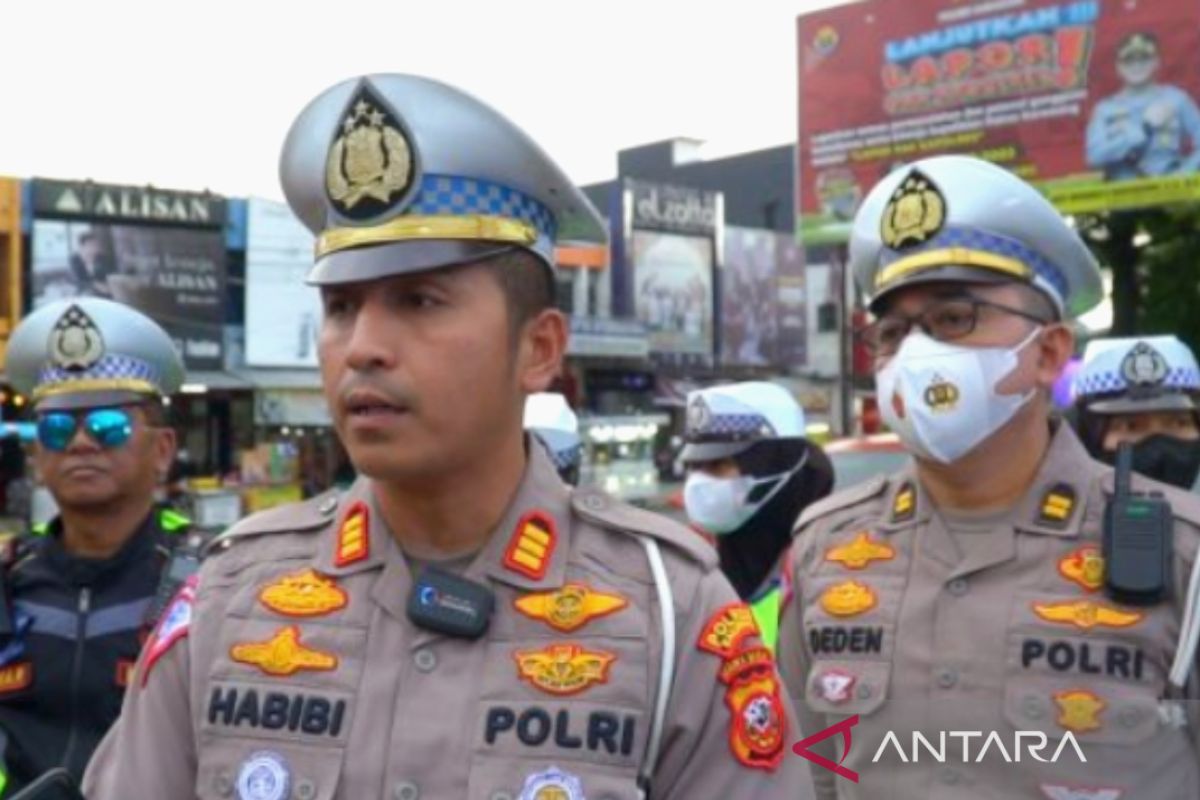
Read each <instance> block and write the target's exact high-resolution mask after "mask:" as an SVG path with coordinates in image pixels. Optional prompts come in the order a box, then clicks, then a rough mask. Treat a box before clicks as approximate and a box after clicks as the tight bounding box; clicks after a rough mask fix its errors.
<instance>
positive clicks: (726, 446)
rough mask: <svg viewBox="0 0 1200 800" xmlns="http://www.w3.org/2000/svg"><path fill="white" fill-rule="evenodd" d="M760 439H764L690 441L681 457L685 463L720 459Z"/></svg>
mask: <svg viewBox="0 0 1200 800" xmlns="http://www.w3.org/2000/svg"><path fill="white" fill-rule="evenodd" d="M760 441H762V440H761V439H754V440H753V441H748V442H689V443H688V444H686V445H684V446H683V450H681V451H680V453H679V457H680V459H682V460H683V461H684V463H688V464H693V463H696V462H700V461H720V460H721V459H723V458H732V457H733V456H736V455H737V454H738V453H741V452H744V451H746V450H749V449H750V448H751V447H752V446H753V445H756V444H758V443H759V442H760Z"/></svg>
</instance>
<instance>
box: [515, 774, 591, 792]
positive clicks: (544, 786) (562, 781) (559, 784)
mask: <svg viewBox="0 0 1200 800" xmlns="http://www.w3.org/2000/svg"><path fill="white" fill-rule="evenodd" d="M517 800H584V795H583V782H582V781H580V780H579V778H578V777H577V776H575V775H572V774H571V773H569V772H563V771H562V770H561V769H559V768H558V767H550V769H547V770H543V771H542V772H535V773H533V774H532V775H530V776H529V777H527V778H525V785H524V786H522V787H521V794H520V795H519V796H518V797H517Z"/></svg>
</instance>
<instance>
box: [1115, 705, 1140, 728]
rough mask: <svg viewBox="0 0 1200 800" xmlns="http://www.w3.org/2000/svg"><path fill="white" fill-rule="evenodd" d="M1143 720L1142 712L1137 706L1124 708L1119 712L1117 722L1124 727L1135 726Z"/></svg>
mask: <svg viewBox="0 0 1200 800" xmlns="http://www.w3.org/2000/svg"><path fill="white" fill-rule="evenodd" d="M1141 721H1142V712H1141V711H1139V710H1138V709H1136V708H1122V709H1121V711H1120V713H1118V714H1117V722H1118V723H1119V724H1120V725H1121V727H1122V728H1135V727H1137V724H1138V723H1139V722H1141Z"/></svg>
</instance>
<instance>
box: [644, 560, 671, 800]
mask: <svg viewBox="0 0 1200 800" xmlns="http://www.w3.org/2000/svg"><path fill="white" fill-rule="evenodd" d="M638 541H640V542H641V543H642V547H643V548H644V549H645V550H646V559H647V560H648V561H649V562H650V573H651V575H653V576H654V588H655V591H657V593H658V613H659V616H660V617H661V626H662V657H661V658H660V659H659V668H658V691H657V693H656V696H655V699H654V716H653V717H652V718H651V720H650V740H649V742H647V744H646V756H645V758H643V759H642V766H641V769H639V770H638V780H637V782H638V800H646V798H648V797H649V796H650V781H651V778H652V776H653V775H654V769H655V767H657V766H658V755H659V751H660V750H661V748H662V736H663V727H664V725H665V724H666V717H667V703H668V702H670V699H671V684H672V683H673V682H674V680H675V595H674V593H673V592H672V591H671V582H670V581H669V580H667V568H666V567H665V566H664V565H663V558H662V553H661V552H660V551H659V549H658V542H656V541H655V540H654V539H653V538H652V537H650V536H639V537H638Z"/></svg>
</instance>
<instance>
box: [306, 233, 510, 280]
mask: <svg viewBox="0 0 1200 800" xmlns="http://www.w3.org/2000/svg"><path fill="white" fill-rule="evenodd" d="M516 249H517V248H516V247H515V246H514V245H510V244H501V243H498V242H468V241H461V240H457V239H422V240H419V241H404V242H392V243H390V244H377V245H371V246H369V247H355V248H351V249H348V250H339V251H337V252H336V253H330V254H329V255H327V256H325V257H324V258H322V259H320V260H319V261H317V263H316V265H314V266H313V268H312V270H311V271H310V272H309V273H308V278H307V279H306V282H307V283H309V284H311V285H313V286H334V285H337V284H342V283H359V282H361V281H373V280H376V279H378V278H387V277H389V276H392V275H408V274H411V273H414V272H426V271H428V270H431V269H438V268H441V267H452V266H458V265H462V264H474V263H477V262H480V261H486V260H487V259H489V258H495V257H496V256H499V255H503V254H504V253H508V252H511V251H513V250H516ZM529 252H531V253H532V252H533V251H532V250H530V251H529Z"/></svg>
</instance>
